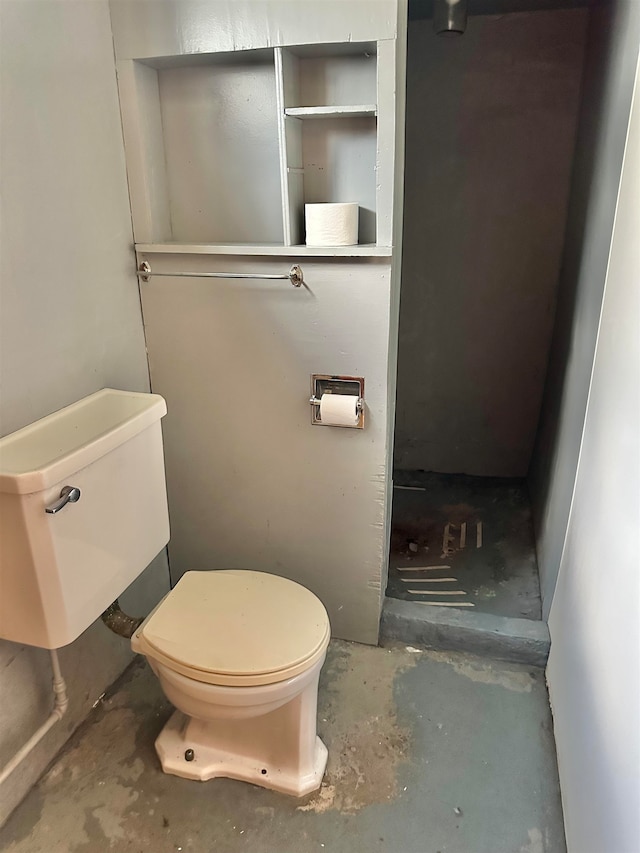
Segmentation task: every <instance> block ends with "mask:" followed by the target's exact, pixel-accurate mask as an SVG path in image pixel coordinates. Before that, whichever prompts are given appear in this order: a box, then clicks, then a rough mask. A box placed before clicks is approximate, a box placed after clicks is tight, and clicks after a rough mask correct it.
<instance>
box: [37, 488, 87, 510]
mask: <svg viewBox="0 0 640 853" xmlns="http://www.w3.org/2000/svg"><path fill="white" fill-rule="evenodd" d="M79 500H80V489H79V488H78V487H77V486H63V487H62V489H60V497H59V498H58V500H57V501H55V503H52V504H50V505H49V506H46V507H45V508H44V511H45V512H49V513H51V515H55V514H56V513H57V512H60V510H61V509H62V508H63V507H65V506H66V505H67V504H69V503H71V504H74V503H76V502H77V501H79Z"/></svg>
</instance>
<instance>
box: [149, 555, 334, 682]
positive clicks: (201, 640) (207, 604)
mask: <svg viewBox="0 0 640 853" xmlns="http://www.w3.org/2000/svg"><path fill="white" fill-rule="evenodd" d="M329 634H330V628H329V617H328V616H327V612H326V610H325V609H324V606H323V604H322V602H321V601H320V600H319V599H318V598H317V597H316V596H315V595H314V594H313V593H312V592H310V591H309V590H308V589H305V587H303V586H300V584H297V583H295V582H294V581H290V580H287V579H286V578H281V577H278V576H277V575H270V574H266V573H264V572H252V571H247V570H244V569H229V570H224V571H208V572H207V571H204V572H187V573H186V574H184V575H183V576H182V578H181V579H180V581H179V582H178V583H177V584H176V586H175V588H174V589H173V590H172V591H171V592H170V593H169V594H168V595H167V596H166V598H164V600H163V601H162V602H161V603H160V605H159V606H158V607H157V608H156V610H154V611H153V613H152V614H151V616H150V617H149V618H148V619H147V620H146V621H145V622H144V623H143V625H142V628H141V631H140V634H139V636H140V637H141V638H142V639H143V640H144V646H145V647H146V651H145V653H147V654H150V656H152V657H154V658H156V659H158V660H159V661H160V662H161V663H165V664H166V665H167V666H169V667H170V668H173V669H175V670H177V671H179V672H182V673H183V674H186V675H189V676H191V677H193V678H196V679H198V680H200V681H205V682H208V683H212V684H237V683H238V681H242V682H243V683H244V684H247V685H249V684H251V685H255V684H269V683H274V682H276V681H283V680H285V679H287V678H290V677H292V676H294V675H297V674H298V673H300V672H302V671H303V670H304V669H306V668H307V667H309V666H311V665H312V664H313V663H315V661H316V660H318V659H319V658H320V657H321V656H322V655H323V654H324V651H325V649H326V646H327V643H328V642H329Z"/></svg>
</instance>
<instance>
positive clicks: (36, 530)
mask: <svg viewBox="0 0 640 853" xmlns="http://www.w3.org/2000/svg"><path fill="white" fill-rule="evenodd" d="M165 414H166V404H165V401H164V400H163V399H162V397H160V396H158V395H157V394H142V393H133V392H126V391H116V390H113V389H104V390H102V391H99V392H97V393H96V394H92V395H91V396H89V397H86V398H85V399H83V400H80V401H79V402H77V403H74V404H73V405H71V406H68V407H67V408H65V409H62V410H60V411H59V412H55V413H54V414H52V415H49V416H48V417H46V418H42V419H41V420H39V421H36V422H35V423H34V424H31V425H30V426H27V427H25V428H24V429H21V430H18V431H17V432H15V433H13V434H11V435H9V436H6V437H4V438H2V439H0V587H1V588H2V591H3V595H2V596H1V597H0V638H2V639H7V640H12V641H13V642H18V643H26V644H29V645H34V646H40V647H41V648H47V649H56V648H59V647H61V646H64V645H67V644H68V643H70V642H73V640H75V639H76V638H77V637H78V636H79V635H80V634H81V633H82V632H83V631H84V630H85V629H86V628H88V627H89V625H90V624H91V623H92V622H94V621H95V620H96V619H97V618H98V617H99V616H100V615H101V613H102V612H103V611H104V610H106V608H107V607H109V605H110V604H111V603H112V602H113V601H114V600H115V599H116V598H117V597H118V596H119V595H120V594H121V593H122V592H123V591H124V590H125V589H126V588H127V587H128V586H129V584H130V583H131V582H132V581H133V580H134V579H135V578H136V577H137V576H138V575H139V574H141V573H142V572H143V571H144V569H145V568H146V567H147V566H148V565H149V563H150V562H151V560H152V559H153V558H154V557H155V556H156V555H157V554H158V553H159V552H160V551H161V550H162V549H163V548H164V547H165V545H166V543H167V541H168V539H169V518H168V509H167V497H166V487H165V478H164V460H163V450H162V433H161V429H160V420H161V418H162V417H163V416H164V415H165ZM88 568H90V571H88ZM329 638H330V625H329V618H328V616H327V612H326V610H325V608H324V606H323V604H322V603H321V601H320V600H319V599H318V598H317V597H316V596H315V595H314V594H313V593H312V592H310V591H309V590H308V589H306V588H305V587H303V586H301V585H300V584H298V583H295V582H294V581H291V580H288V579H286V578H282V577H279V576H277V575H271V574H268V573H265V572H257V571H251V570H248V569H221V570H215V571H187V572H186V573H185V574H184V575H183V576H182V578H181V579H180V580H179V581H178V583H177V584H176V586H175V588H174V589H172V590H171V592H169V593H168V594H167V595H166V596H165V597H164V598H163V599H162V601H161V602H160V603H159V604H158V605H157V606H156V608H155V609H154V610H153V611H152V612H151V613H150V614H149V616H148V617H147V618H146V619H145V620H144V621H143V622H142V624H141V625H140V626H139V627H138V628H137V629H136V631H135V633H134V635H133V636H132V638H131V645H132V648H133V650H134V651H135V652H138V653H139V654H141V655H144V656H145V657H146V658H147V661H148V662H149V665H150V666H151V669H152V670H153V672H154V673H155V674H156V676H157V677H158V680H159V682H160V685H161V687H162V689H163V690H164V692H165V694H166V696H167V698H168V699H169V700H170V701H171V703H172V704H173V705H174V706H175V708H176V711H175V713H174V714H173V715H172V716H171V718H170V719H169V721H168V723H167V724H166V726H165V727H164V729H163V730H162V732H161V733H160V735H159V736H158V738H157V740H156V750H157V753H158V756H159V758H160V761H161V764H162V769H163V770H164V771H165V772H166V773H171V774H174V775H177V776H182V777H185V778H187V779H196V780H200V781H206V780H208V779H212V778H215V777H218V776H227V777H230V778H233V779H238V780H241V781H246V782H252V783H253V784H256V785H261V786H263V787H266V788H272V789H274V790H276V791H281V792H283V793H286V794H291V795H293V796H298V797H300V796H304V795H305V794H308V793H311V792H312V791H314V790H316V789H317V788H319V787H320V784H321V782H322V777H323V774H324V770H325V767H326V763H327V749H326V747H325V746H324V744H323V743H322V741H321V740H320V738H319V737H317V735H316V716H317V695H318V679H319V676H320V670H321V668H322V665H323V663H324V659H325V655H326V651H327V646H328V644H329Z"/></svg>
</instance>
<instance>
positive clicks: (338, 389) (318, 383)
mask: <svg viewBox="0 0 640 853" xmlns="http://www.w3.org/2000/svg"><path fill="white" fill-rule="evenodd" d="M323 394H347V395H352V396H357V397H358V402H357V403H356V414H357V415H358V420H357V422H356V423H355V424H353V425H351V424H345V425H344V428H345V429H364V376H331V375H330V374H327V373H312V374H311V397H310V399H309V404H310V405H311V423H312V424H315V425H316V426H326V424H323V423H322V420H321V418H320V400H321V399H322V395H323Z"/></svg>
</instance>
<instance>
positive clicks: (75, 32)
mask: <svg viewBox="0 0 640 853" xmlns="http://www.w3.org/2000/svg"><path fill="white" fill-rule="evenodd" d="M0 15H1V24H2V45H1V61H2V66H1V85H2V90H1V93H0V108H1V112H2V115H1V119H2V139H1V156H2V181H3V192H2V291H1V308H2V311H1V322H2V327H1V329H0V347H1V356H0V388H1V418H2V420H1V433H2V434H6V433H9V432H12V431H13V430H15V429H18V428H19V427H22V426H24V425H25V424H27V423H29V422H31V421H33V420H35V419H37V418H39V417H42V416H44V415H46V414H48V413H50V412H52V411H54V410H56V409H58V408H60V407H62V406H65V405H67V404H69V403H71V402H73V401H74V400H77V399H79V398H80V397H82V396H84V395H86V394H89V393H91V392H93V391H95V390H97V389H99V388H102V387H104V386H112V387H115V388H122V389H125V390H148V388H149V380H148V371H147V361H146V355H145V342H144V334H143V329H142V322H141V315H140V303H139V295H138V287H137V282H136V277H135V275H133V274H132V271H133V269H134V263H135V261H134V255H133V252H132V250H131V240H132V236H131V219H130V214H129V203H128V198H127V183H126V175H125V166H124V152H123V147H122V134H121V128H120V117H119V112H118V101H117V91H116V80H115V68H114V60H113V45H112V39H111V28H110V21H109V9H108V5H107V3H106V2H102V0H94V2H84V0H30V2H22V1H21V0H15V1H14V0H2V3H1V4H0ZM167 585H168V581H167V568H166V559H165V558H164V557H161V558H159V559H158V560H156V561H155V563H154V564H153V565H152V567H150V568H149V569H148V570H147V572H146V573H145V574H144V575H143V576H142V577H141V578H140V579H139V581H138V582H137V584H136V589H135V590H132V592H131V594H130V595H128V596H125V597H124V598H123V602H125V603H126V604H128V605H129V606H130V607H131V609H132V610H133V609H139V610H140V612H147V611H148V609H150V607H151V606H152V605H153V604H155V603H156V601H157V600H158V599H159V597H160V596H161V594H163V592H164V591H166V589H167ZM131 659H132V656H131V653H130V651H129V650H128V644H127V642H126V640H122V639H120V638H119V637H116V636H115V635H114V634H111V633H110V632H109V631H108V630H107V629H106V628H105V627H104V626H103V625H102V624H101V623H97V624H94V625H93V626H92V627H91V628H89V629H88V630H87V631H86V632H85V633H84V634H83V635H82V636H81V637H80V638H79V639H78V640H77V641H76V642H74V643H72V644H71V645H70V646H68V647H67V648H65V649H63V650H62V652H61V663H62V667H63V670H64V674H65V676H66V677H67V679H68V684H69V692H70V699H71V705H70V709H69V712H68V714H67V717H66V718H65V719H64V721H63V722H61V723H59V724H58V725H57V726H56V727H54V729H53V730H52V731H51V732H50V733H49V734H48V736H47V737H46V739H45V740H44V741H43V742H42V744H41V745H40V746H39V747H38V748H37V750H36V751H35V752H34V753H33V754H32V756H31V757H30V758H29V759H28V760H27V761H25V763H24V764H23V765H22V767H21V768H20V769H19V770H18V771H16V773H15V774H14V775H13V776H12V777H11V778H10V779H9V780H8V782H7V783H6V784H5V785H4V786H3V787H2V789H1V790H0V822H2V821H3V819H4V818H6V816H7V814H8V813H9V811H10V810H11V809H12V808H13V806H15V805H16V804H17V802H18V801H19V800H20V799H21V797H22V796H23V795H24V793H25V792H26V791H27V790H28V788H29V787H30V786H31V785H32V784H33V782H34V781H35V780H36V779H37V777H38V775H39V774H40V773H41V772H42V770H43V769H44V768H45V767H46V765H47V763H48V762H49V761H50V760H51V758H52V757H53V756H54V755H55V753H56V752H57V750H58V749H59V748H60V747H61V746H62V744H63V743H64V741H65V740H66V739H67V737H68V736H69V734H70V732H71V731H72V730H73V729H74V728H75V727H76V726H77V725H78V724H79V723H80V722H81V720H82V719H83V718H84V717H85V716H86V714H87V712H88V711H89V710H90V709H91V706H92V704H93V703H94V702H95V700H96V699H97V698H98V697H99V696H100V694H101V693H102V692H103V691H104V690H105V689H106V688H107V687H108V686H109V685H110V684H111V683H112V682H113V681H114V680H115V678H116V677H117V676H118V675H119V674H120V673H121V672H122V670H123V669H124V668H125V666H126V665H127V664H128V663H129V661H130V660H131ZM51 704H52V700H51V695H50V675H49V664H48V655H47V653H46V652H44V651H42V650H39V649H33V648H25V647H22V646H19V645H16V644H13V643H7V642H1V643H0V765H1V764H3V763H4V762H5V761H6V760H7V759H8V758H10V756H11V755H12V754H13V753H14V752H15V751H16V749H17V748H18V747H19V746H21V745H22V743H23V742H24V741H25V740H26V739H27V738H28V737H29V736H30V735H31V734H32V732H33V731H34V730H35V729H36V728H37V726H38V725H40V723H41V722H43V721H44V719H45V718H46V716H47V715H48V713H49V710H50V708H51Z"/></svg>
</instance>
